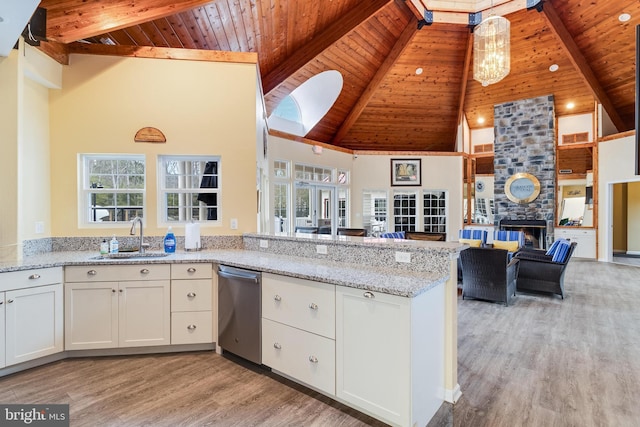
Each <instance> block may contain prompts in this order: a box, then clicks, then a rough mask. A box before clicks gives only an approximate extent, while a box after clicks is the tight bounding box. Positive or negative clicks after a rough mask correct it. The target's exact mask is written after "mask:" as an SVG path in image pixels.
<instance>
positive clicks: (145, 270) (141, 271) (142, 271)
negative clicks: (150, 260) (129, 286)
mask: <svg viewBox="0 0 640 427" xmlns="http://www.w3.org/2000/svg"><path fill="white" fill-rule="evenodd" d="M140 273H142V274H149V269H148V268H143V269H142V270H140Z"/></svg>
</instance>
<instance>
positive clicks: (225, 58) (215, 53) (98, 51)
mask: <svg viewBox="0 0 640 427" xmlns="http://www.w3.org/2000/svg"><path fill="white" fill-rule="evenodd" d="M68 46H69V54H72V53H79V54H87V55H107V56H125V57H135V58H157V59H183V60H189V61H215V62H235V63H242V64H257V63H258V54H257V53H255V52H226V51H220V50H199V49H181V48H171V47H151V46H125V45H117V46H110V45H102V44H90V43H71V44H69V45H68Z"/></svg>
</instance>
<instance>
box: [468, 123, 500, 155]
mask: <svg viewBox="0 0 640 427" xmlns="http://www.w3.org/2000/svg"><path fill="white" fill-rule="evenodd" d="M494 140H495V132H494V129H493V126H492V127H488V128H482V129H473V130H472V131H471V145H472V147H475V146H476V145H482V144H493V143H494ZM473 151H474V150H473V148H472V149H471V153H473Z"/></svg>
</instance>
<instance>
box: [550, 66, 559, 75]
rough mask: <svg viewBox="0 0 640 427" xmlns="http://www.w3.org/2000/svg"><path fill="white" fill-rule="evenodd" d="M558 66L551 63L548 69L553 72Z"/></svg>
mask: <svg viewBox="0 0 640 427" xmlns="http://www.w3.org/2000/svg"><path fill="white" fill-rule="evenodd" d="M558 68H560V67H559V66H558V64H551V66H550V67H549V71H551V72H552V73H555V72H556V71H558Z"/></svg>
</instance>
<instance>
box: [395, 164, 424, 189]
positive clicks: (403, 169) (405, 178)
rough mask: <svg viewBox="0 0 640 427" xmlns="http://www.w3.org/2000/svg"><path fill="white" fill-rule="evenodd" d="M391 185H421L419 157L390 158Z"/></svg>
mask: <svg viewBox="0 0 640 427" xmlns="http://www.w3.org/2000/svg"><path fill="white" fill-rule="evenodd" d="M391 185H392V186H403V185H415V186H418V187H419V186H421V185H422V160H421V159H391Z"/></svg>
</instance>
